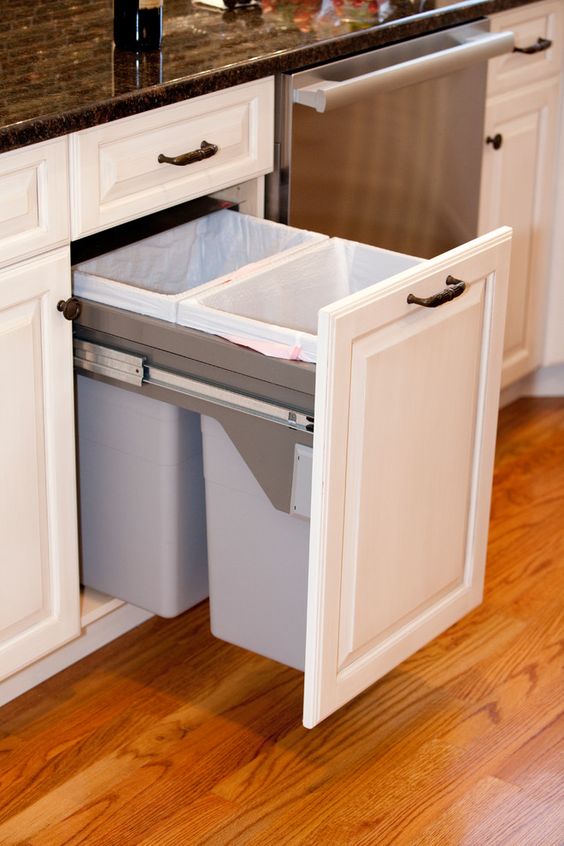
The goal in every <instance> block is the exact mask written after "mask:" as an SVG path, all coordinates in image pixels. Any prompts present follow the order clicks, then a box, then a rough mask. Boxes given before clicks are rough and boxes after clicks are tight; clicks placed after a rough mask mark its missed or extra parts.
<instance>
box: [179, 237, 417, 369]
mask: <svg viewBox="0 0 564 846" xmlns="http://www.w3.org/2000/svg"><path fill="white" fill-rule="evenodd" d="M421 261H422V259H418V258H414V257H412V256H406V255H403V254H401V253H394V252H391V251H389V250H383V249H380V248H378V247H369V246H366V245H365V244H357V243H355V242H353V241H345V240H342V239H340V238H332V239H330V240H328V241H325V242H323V243H321V244H318V245H316V246H314V247H311V248H310V249H308V250H304V251H302V252H300V253H299V254H294V255H293V256H291V257H290V258H286V259H284V260H281V261H279V262H277V263H276V264H275V265H274V264H273V265H271V266H270V267H269V268H268V269H260V270H257V271H255V272H253V273H252V274H251V275H247V276H246V277H245V278H244V279H235V278H233V279H232V280H231V281H230V282H229V283H228V284H223V285H222V286H221V287H220V286H216V285H213V286H208V287H207V288H206V289H205V290H201V291H198V292H194V293H193V294H192V295H190V296H188V297H186V298H185V299H184V300H183V301H182V302H181V303H180V304H179V307H178V322H179V323H180V324H182V325H183V326H189V327H191V328H193V329H199V330H201V331H203V332H208V333H210V334H213V335H220V336H221V337H223V338H227V339H228V340H230V341H233V342H234V343H237V344H241V345H243V346H247V347H251V348H252V349H254V350H257V351H258V352H262V353H264V354H265V355H270V356H274V357H277V358H287V359H294V360H300V361H309V362H315V361H316V360H317V319H318V313H319V310H320V309H321V308H323V307H324V306H326V305H329V304H330V303H333V302H335V301H336V300H340V299H342V298H343V297H347V296H348V295H349V294H355V293H357V292H358V291H362V290H363V289H364V288H368V287H369V286H370V285H374V284H376V283H377V282H381V281H383V280H385V279H388V278H389V277H390V276H393V275H394V274H396V273H400V272H401V271H403V270H406V269H407V268H409V267H413V266H414V265H416V264H419V263H420V262H421Z"/></svg>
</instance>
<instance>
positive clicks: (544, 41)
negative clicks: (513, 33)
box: [513, 38, 552, 56]
mask: <svg viewBox="0 0 564 846" xmlns="http://www.w3.org/2000/svg"><path fill="white" fill-rule="evenodd" d="M549 47H552V41H551V40H550V38H537V43H536V44H531V45H530V47H514V48H513V52H514V53H526V55H527V56H531V55H532V54H533V53H542V51H543V50H548V48H549Z"/></svg>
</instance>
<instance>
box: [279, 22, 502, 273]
mask: <svg viewBox="0 0 564 846" xmlns="http://www.w3.org/2000/svg"><path fill="white" fill-rule="evenodd" d="M512 48H513V35H512V33H501V34H491V33H490V32H489V23H488V21H486V20H484V21H478V22H476V23H472V24H465V25H462V26H457V27H453V28H450V29H447V30H444V31H442V32H437V33H433V34H431V35H426V36H423V37H419V38H415V39H412V40H410V41H406V42H402V43H400V44H396V45H393V46H390V47H383V48H381V49H378V50H374V51H371V52H370V53H365V54H362V55H359V56H354V57H352V58H348V59H343V60H341V61H337V62H332V63H331V64H325V65H322V66H319V67H315V68H312V69H309V70H304V71H301V72H299V73H294V74H291V75H290V74H288V75H284V76H282V77H281V79H280V80H279V81H278V84H279V88H278V104H279V108H278V114H277V124H276V144H277V147H276V150H277V158H278V161H277V167H276V170H275V172H274V174H273V175H272V177H271V178H270V180H269V183H268V191H267V198H268V216H269V217H271V218H272V219H274V220H279V221H281V222H283V223H290V224H292V225H293V226H298V227H301V228H304V229H313V230H316V231H319V232H324V233H326V234H328V235H337V236H340V237H342V238H350V239H352V240H355V241H362V242H364V243H368V244H374V245H376V246H379V247H385V248H388V249H391V250H397V251H398V252H403V253H409V254H411V255H417V256H421V257H425V258H429V257H431V256H434V255H437V254H438V253H441V252H443V251H445V250H448V249H450V248H451V247H454V246H458V245H459V244H462V243H464V242H465V241H468V240H469V239H470V238H473V237H475V236H476V234H477V222H478V202H479V190H480V172H481V161H482V150H483V146H484V143H485V140H486V139H484V136H483V127H484V103H485V90H486V73H487V60H488V59H489V58H491V57H493V56H496V55H499V54H501V53H505V52H510V51H511V50H512ZM494 140H495V139H488V141H490V142H492V143H494Z"/></svg>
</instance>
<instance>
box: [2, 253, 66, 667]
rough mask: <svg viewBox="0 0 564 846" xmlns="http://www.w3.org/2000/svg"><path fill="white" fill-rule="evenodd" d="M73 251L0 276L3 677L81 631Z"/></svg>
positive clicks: (42, 258) (37, 260) (25, 264)
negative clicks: (69, 300) (70, 301)
mask: <svg viewBox="0 0 564 846" xmlns="http://www.w3.org/2000/svg"><path fill="white" fill-rule="evenodd" d="M69 295H70V260H69V251H68V249H61V250H57V251H56V252H53V253H50V254H48V255H45V256H42V257H40V258H36V259H32V260H30V261H27V262H22V263H21V264H18V265H16V266H15V267H11V268H8V269H6V270H3V271H1V272H0V385H1V386H2V397H1V399H0V467H1V468H2V480H1V484H0V678H3V677H5V676H8V675H10V674H12V673H14V672H16V671H17V670H19V669H21V668H22V667H25V666H26V665H27V664H29V663H31V662H32V661H34V660H36V659H38V658H41V657H42V656H43V655H45V654H47V653H48V652H52V651H53V650H54V649H56V648H57V647H58V646H60V645H61V644H63V643H64V642H65V641H67V640H69V639H70V638H72V637H74V636H76V635H78V634H79V631H80V620H79V581H78V549H77V531H76V486H75V451H74V422H73V421H74V409H73V384H72V337H71V335H72V333H71V324H70V323H69V322H68V321H67V320H65V319H64V318H63V316H62V314H60V313H59V312H58V311H57V308H56V306H57V302H58V300H60V299H63V298H66V297H68V296H69Z"/></svg>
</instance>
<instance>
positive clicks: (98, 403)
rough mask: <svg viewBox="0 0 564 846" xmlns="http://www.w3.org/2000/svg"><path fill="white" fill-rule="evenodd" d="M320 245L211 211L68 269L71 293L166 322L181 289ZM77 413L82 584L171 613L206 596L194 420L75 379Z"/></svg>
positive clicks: (302, 235)
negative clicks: (71, 287)
mask: <svg viewBox="0 0 564 846" xmlns="http://www.w3.org/2000/svg"><path fill="white" fill-rule="evenodd" d="M323 240H326V236H323V235H319V234H316V233H310V232H304V231H302V230H299V229H292V228H291V227H287V226H281V225H279V224H276V223H273V222H271V221H266V220H261V219H258V218H253V217H249V216H247V215H243V214H239V213H237V212H233V211H228V210H222V211H218V212H215V213H213V214H211V215H207V216H206V217H202V218H199V219H198V220H194V221H191V222H190V223H186V224H183V225H181V226H178V227H175V228H173V229H170V230H168V231H165V232H162V233H159V234H157V235H153V236H151V237H149V238H145V239H143V240H141V241H138V242H137V243H135V244H131V245H129V246H126V247H121V248H120V249H117V250H114V251H112V252H110V253H106V254H104V255H101V256H98V257H97V258H94V259H90V260H88V261H85V262H83V263H81V264H79V265H77V266H75V267H74V268H73V288H74V293H75V295H78V296H80V297H82V298H84V299H88V300H91V301H94V302H99V303H104V304H106V305H113V306H117V307H119V308H121V309H125V310H127V311H135V312H137V313H139V314H144V315H149V316H152V317H157V318H160V319H162V320H166V321H172V322H174V321H176V318H177V309H178V304H179V302H180V301H181V299H182V298H183V297H184V296H186V293H187V292H189V291H190V290H192V289H194V288H197V287H199V286H204V287H205V286H206V284H213V285H215V284H224V283H225V282H226V281H227V280H231V279H236V278H239V276H241V275H245V274H247V273H249V272H250V269H251V268H255V269H258V268H260V267H265V266H268V265H269V263H270V262H271V261H272V260H278V259H279V257H280V256H283V255H291V254H293V253H294V252H295V251H299V250H300V249H303V248H304V247H307V246H308V245H310V244H314V243H318V242H320V241H323ZM77 415H78V442H79V473H80V509H81V559H82V581H83V583H84V584H85V585H87V586H89V587H93V588H95V589H97V590H100V591H103V592H105V593H108V594H111V595H113V596H116V597H119V598H121V599H124V600H127V601H128V602H131V603H133V604H135V605H139V606H141V607H143V608H147V609H148V610H150V611H153V612H155V613H157V614H160V615H162V616H165V617H169V616H174V615H176V614H179V613H181V612H182V611H184V610H186V609H187V608H189V607H190V606H192V605H194V604H195V603H197V602H199V601H200V600H201V599H203V598H205V597H206V596H207V565H206V538H205V531H206V529H205V516H204V482H203V473H202V448H201V432H200V421H199V416H198V415H196V414H193V413H191V412H189V411H186V410H184V409H181V408H178V407H175V406H173V405H169V404H168V403H162V402H159V401H157V400H154V399H152V398H149V397H146V396H142V395H139V394H134V393H131V392H129V391H127V390H124V389H121V388H118V387H114V386H112V385H109V384H106V383H104V382H100V381H93V380H91V379H90V378H86V377H78V388H77Z"/></svg>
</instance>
